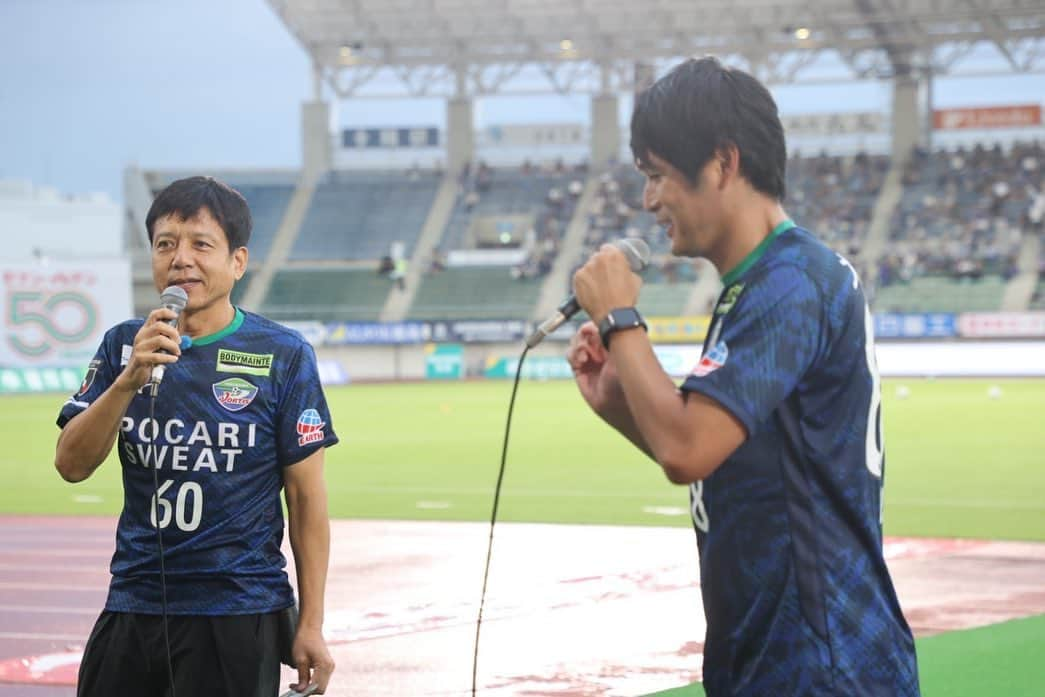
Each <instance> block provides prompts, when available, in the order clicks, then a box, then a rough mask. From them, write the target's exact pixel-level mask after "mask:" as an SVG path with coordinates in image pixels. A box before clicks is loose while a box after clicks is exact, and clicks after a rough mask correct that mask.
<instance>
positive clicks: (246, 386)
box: [211, 378, 258, 411]
mask: <svg viewBox="0 0 1045 697" xmlns="http://www.w3.org/2000/svg"><path fill="white" fill-rule="evenodd" d="M211 391H212V392H214V399H216V400H218V404H220V405H221V406H223V407H225V408H226V409H228V410H229V411H240V410H241V409H244V408H246V407H247V405H249V404H250V403H251V402H253V401H254V398H255V397H257V395H258V388H257V387H255V386H254V385H252V384H250V383H249V382H247V381H246V380H244V379H243V378H229V379H228V380H222V381H221V382H216V383H214V384H213V385H211Z"/></svg>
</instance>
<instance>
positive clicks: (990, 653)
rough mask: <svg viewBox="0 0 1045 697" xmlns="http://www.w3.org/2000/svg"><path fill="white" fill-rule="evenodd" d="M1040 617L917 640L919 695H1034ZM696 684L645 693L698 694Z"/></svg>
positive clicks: (1044, 625)
mask: <svg viewBox="0 0 1045 697" xmlns="http://www.w3.org/2000/svg"><path fill="white" fill-rule="evenodd" d="M1043 636H1045V615H1039V616H1037V617H1028V618H1025V619H1020V620H1013V621H1011V622H1003V623H1001V624H996V625H992V626H990V627H980V628H978V629H967V630H964V631H960V632H948V633H947V634H940V635H937V636H932V637H926V638H925V639H919V640H918V642H917V647H918V675H919V680H920V681H921V688H922V695H924V696H925V697H983V696H985V695H1004V696H1005V697H1039V696H1040V695H1041V694H1042V679H1041V672H1040V668H1035V666H1040V663H1041V652H1042V637H1043ZM703 696H704V688H703V687H701V686H700V684H699V683H695V684H693V685H688V686H686V687H679V688H675V689H673V690H665V691H663V692H657V693H655V695H649V696H648V697H703Z"/></svg>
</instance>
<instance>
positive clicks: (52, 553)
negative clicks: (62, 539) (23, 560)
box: [0, 547, 112, 559]
mask: <svg viewBox="0 0 1045 697" xmlns="http://www.w3.org/2000/svg"><path fill="white" fill-rule="evenodd" d="M111 552H112V547H109V553H111ZM0 554H13V555H15V556H18V557H90V558H92V559H97V558H98V555H99V554H106V551H105V550H103V549H96V550H90V549H87V550H84V549H14V548H11V547H7V548H2V547H0Z"/></svg>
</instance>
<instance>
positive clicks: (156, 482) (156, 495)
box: [146, 383, 175, 697]
mask: <svg viewBox="0 0 1045 697" xmlns="http://www.w3.org/2000/svg"><path fill="white" fill-rule="evenodd" d="M146 384H147V385H148V386H149V388H150V389H149V395H150V396H149V425H150V426H153V427H155V429H156V430H154V431H153V432H152V438H150V439H149V441H150V443H149V444H150V446H151V450H152V459H153V466H152V485H153V499H152V518H153V522H154V524H155V525H156V542H157V544H158V545H159V548H160V610H161V614H162V617H163V620H162V621H163V644H164V647H165V648H166V651H167V678H168V680H169V684H170V688H171V695H170V697H175V694H174V664H173V662H172V661H171V635H170V630H169V627H168V624H169V623H168V619H167V569H166V567H165V565H164V561H163V531H162V529H161V528H162V526H161V525H160V475H159V469H160V455H159V452H158V451H157V449H156V436H157V435H159V432H160V427H159V425H158V424H157V423H156V416H155V415H156V393H157V392H158V391H159V390H158V388H159V384H158V383H157V384H149V383H146Z"/></svg>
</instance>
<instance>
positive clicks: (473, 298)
mask: <svg viewBox="0 0 1045 697" xmlns="http://www.w3.org/2000/svg"><path fill="white" fill-rule="evenodd" d="M539 289H540V285H539V284H538V282H536V281H534V280H531V279H517V280H513V279H512V278H511V276H510V274H509V270H508V269H507V268H506V267H504V266H477V267H462V268H455V269H447V270H445V271H433V272H430V273H428V274H427V275H426V276H425V277H424V280H423V281H422V283H421V288H420V289H419V290H418V294H417V297H416V298H415V299H414V304H413V305H412V306H411V308H410V313H409V317H410V318H411V319H494V318H496V319H503V318H524V317H527V316H528V315H529V313H530V311H531V309H532V308H533V305H534V303H535V302H537V293H538V290H539Z"/></svg>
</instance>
